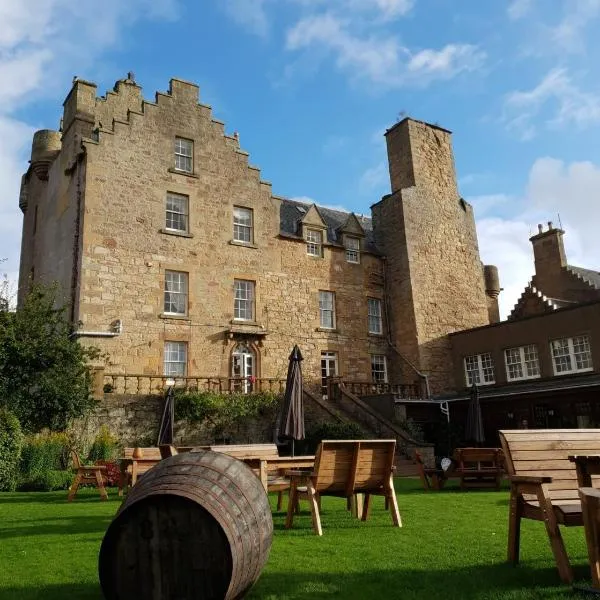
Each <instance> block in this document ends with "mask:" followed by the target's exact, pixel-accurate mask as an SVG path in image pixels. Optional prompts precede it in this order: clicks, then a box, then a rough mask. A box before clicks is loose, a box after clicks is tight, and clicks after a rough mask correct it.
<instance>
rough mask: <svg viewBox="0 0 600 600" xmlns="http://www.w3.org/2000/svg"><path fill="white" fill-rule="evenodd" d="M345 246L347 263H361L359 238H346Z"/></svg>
mask: <svg viewBox="0 0 600 600" xmlns="http://www.w3.org/2000/svg"><path fill="white" fill-rule="evenodd" d="M344 246H345V247H346V262H349V263H354V264H358V263H360V240H359V239H358V238H357V237H350V236H345V237H344Z"/></svg>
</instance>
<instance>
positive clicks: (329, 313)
mask: <svg viewBox="0 0 600 600" xmlns="http://www.w3.org/2000/svg"><path fill="white" fill-rule="evenodd" d="M319 313H320V322H321V327H323V328H325V329H335V293H334V292H325V291H322V290H321V291H320V292H319Z"/></svg>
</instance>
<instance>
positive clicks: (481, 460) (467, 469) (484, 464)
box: [453, 448, 504, 490]
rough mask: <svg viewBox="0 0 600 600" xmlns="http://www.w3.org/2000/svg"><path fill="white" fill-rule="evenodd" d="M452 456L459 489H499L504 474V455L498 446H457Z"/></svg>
mask: <svg viewBox="0 0 600 600" xmlns="http://www.w3.org/2000/svg"><path fill="white" fill-rule="evenodd" d="M454 457H455V461H456V466H455V468H454V471H453V473H454V474H455V475H457V476H459V477H460V487H461V489H463V490H466V489H472V488H489V487H493V488H495V489H497V490H499V489H500V483H501V481H502V476H503V475H504V455H503V453H502V450H501V449H500V448H457V449H456V450H455V452H454Z"/></svg>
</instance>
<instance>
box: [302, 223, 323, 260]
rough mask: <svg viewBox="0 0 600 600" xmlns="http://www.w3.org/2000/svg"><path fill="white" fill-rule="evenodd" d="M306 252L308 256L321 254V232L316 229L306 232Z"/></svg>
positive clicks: (319, 255)
mask: <svg viewBox="0 0 600 600" xmlns="http://www.w3.org/2000/svg"><path fill="white" fill-rule="evenodd" d="M306 254H308V255H309V256H318V257H319V258H321V257H322V256H323V233H322V232H321V231H318V230H317V229H309V230H308V231H307V232H306Z"/></svg>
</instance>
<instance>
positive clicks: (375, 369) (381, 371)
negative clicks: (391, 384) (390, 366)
mask: <svg viewBox="0 0 600 600" xmlns="http://www.w3.org/2000/svg"><path fill="white" fill-rule="evenodd" d="M371 378H372V379H373V383H387V365H386V361H385V355H383V354H371Z"/></svg>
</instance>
